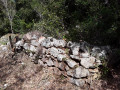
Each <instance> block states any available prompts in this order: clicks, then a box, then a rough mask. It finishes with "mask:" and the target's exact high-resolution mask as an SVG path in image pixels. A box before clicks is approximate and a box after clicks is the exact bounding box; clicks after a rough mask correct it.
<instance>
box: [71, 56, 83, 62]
mask: <svg viewBox="0 0 120 90" xmlns="http://www.w3.org/2000/svg"><path fill="white" fill-rule="evenodd" d="M70 57H71V58H72V59H75V60H78V61H80V60H81V59H80V57H79V56H75V55H70Z"/></svg>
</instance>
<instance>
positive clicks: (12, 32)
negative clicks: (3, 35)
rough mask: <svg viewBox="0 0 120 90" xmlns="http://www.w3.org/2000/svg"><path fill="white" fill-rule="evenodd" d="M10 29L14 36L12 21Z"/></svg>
mask: <svg viewBox="0 0 120 90" xmlns="http://www.w3.org/2000/svg"><path fill="white" fill-rule="evenodd" d="M10 29H11V32H12V34H14V31H13V26H12V20H10Z"/></svg>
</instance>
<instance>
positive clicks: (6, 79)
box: [0, 52, 120, 90]
mask: <svg viewBox="0 0 120 90" xmlns="http://www.w3.org/2000/svg"><path fill="white" fill-rule="evenodd" d="M55 70H57V69H55V67H43V66H41V65H39V64H34V63H33V62H31V59H30V58H29V57H28V56H27V55H26V54H25V53H23V52H21V53H18V54H17V55H15V56H13V54H11V53H9V55H7V56H5V57H3V58H0V89H1V90H119V89H120V68H117V69H115V70H114V69H113V70H111V71H112V76H110V77H109V78H107V80H96V81H94V82H93V83H92V85H91V86H89V85H88V86H85V87H81V88H80V87H77V86H75V85H73V84H71V83H69V82H67V78H66V77H64V76H63V75H60V74H58V73H59V71H55Z"/></svg>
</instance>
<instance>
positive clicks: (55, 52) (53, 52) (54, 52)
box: [49, 47, 59, 57]
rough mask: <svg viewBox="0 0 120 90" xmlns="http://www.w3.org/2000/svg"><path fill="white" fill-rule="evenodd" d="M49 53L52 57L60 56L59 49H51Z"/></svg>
mask: <svg viewBox="0 0 120 90" xmlns="http://www.w3.org/2000/svg"><path fill="white" fill-rule="evenodd" d="M49 52H50V54H51V55H52V56H54V57H57V56H58V54H59V53H58V49H57V48H55V47H52V48H49Z"/></svg>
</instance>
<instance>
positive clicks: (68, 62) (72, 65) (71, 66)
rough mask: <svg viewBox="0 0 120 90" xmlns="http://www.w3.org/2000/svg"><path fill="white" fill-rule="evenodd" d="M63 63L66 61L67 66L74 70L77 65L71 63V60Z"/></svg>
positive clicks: (73, 62)
mask: <svg viewBox="0 0 120 90" xmlns="http://www.w3.org/2000/svg"><path fill="white" fill-rule="evenodd" d="M65 61H66V63H67V64H68V66H69V67H70V68H74V67H75V66H76V65H77V63H76V62H75V61H73V60H70V59H67V60H65Z"/></svg>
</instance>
